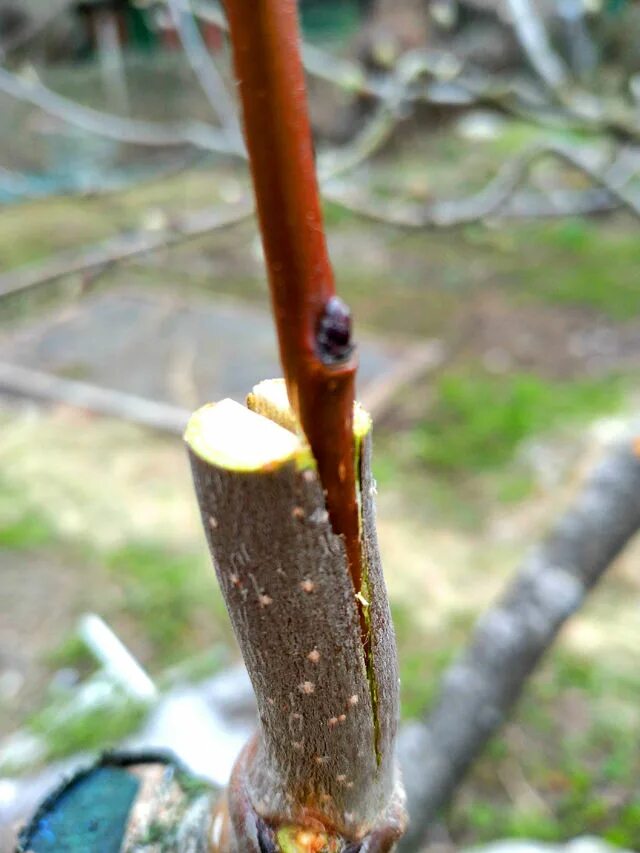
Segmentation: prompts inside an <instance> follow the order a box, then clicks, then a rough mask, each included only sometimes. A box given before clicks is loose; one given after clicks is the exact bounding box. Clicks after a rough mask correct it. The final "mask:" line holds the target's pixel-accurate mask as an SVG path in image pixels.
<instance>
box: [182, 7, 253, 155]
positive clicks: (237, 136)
mask: <svg viewBox="0 0 640 853" xmlns="http://www.w3.org/2000/svg"><path fill="white" fill-rule="evenodd" d="M166 2H167V5H168V7H169V11H170V13H171V17H172V20H173V23H174V26H175V28H176V30H177V31H178V34H179V36H180V41H181V43H182V47H183V49H184V52H185V55H186V57H187V60H188V61H189V64H190V65H191V69H192V70H193V73H194V74H195V75H196V77H197V79H198V81H199V83H200V85H201V87H202V90H203V92H204V93H205V95H206V96H207V100H208V101H209V104H210V106H211V108H212V109H213V111H214V113H215V114H216V116H217V117H218V119H219V120H220V122H221V124H222V129H223V131H224V133H225V134H227V135H228V136H229V141H230V143H231V145H232V146H233V147H234V149H235V148H243V147H244V142H243V140H242V133H241V131H240V125H239V123H238V116H237V113H236V108H235V104H234V102H233V99H232V98H231V95H230V94H229V92H228V91H227V87H226V86H225V83H224V80H223V79H222V75H221V74H220V72H219V71H218V68H217V66H216V64H215V62H214V61H213V59H212V57H211V54H210V53H209V51H208V50H207V48H206V46H205V44H204V42H203V40H202V36H201V35H200V30H199V29H198V26H197V23H196V19H195V17H194V16H193V13H192V11H191V9H190V7H189V2H188V0H166Z"/></svg>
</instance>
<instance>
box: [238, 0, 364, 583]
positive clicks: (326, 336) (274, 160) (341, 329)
mask: <svg viewBox="0 0 640 853" xmlns="http://www.w3.org/2000/svg"><path fill="white" fill-rule="evenodd" d="M225 7H226V12H227V18H228V20H229V27H230V33H231V41H232V45H233V58H234V65H235V73H236V78H237V80H238V85H239V93H240V98H241V101H242V107H243V115H244V127H245V134H246V141H247V148H248V151H249V157H250V161H251V170H252V174H253V182H254V187H255V194H256V200H257V209H258V216H259V222H260V230H261V232H262V241H263V245H264V251H265V257H266V262H267V268H268V274H269V284H270V288H271V298H272V304H273V311H274V315H275V321H276V327H277V332H278V341H279V347H280V358H281V362H282V366H283V370H284V375H285V380H286V383H287V390H288V392H289V399H290V402H291V405H292V407H293V409H294V411H295V412H296V415H297V417H298V419H299V421H300V424H301V426H302V429H303V430H304V433H305V435H306V437H307V440H308V441H309V444H310V446H311V450H312V452H313V455H314V457H315V459H316V462H317V465H318V472H319V475H320V479H321V482H322V485H323V487H324V489H325V492H326V500H327V509H328V511H329V516H330V519H331V523H332V526H333V529H334V531H335V532H336V533H338V534H341V535H342V536H344V539H345V545H346V550H347V555H348V560H349V566H350V571H351V576H352V579H353V585H354V588H355V590H356V591H359V590H360V586H361V580H362V578H361V556H360V541H359V519H358V505H357V499H356V480H355V476H356V473H355V464H354V461H355V460H354V452H355V451H354V444H353V424H352V420H353V399H354V386H355V372H356V366H357V361H356V358H355V356H354V354H353V348H352V346H351V343H350V319H349V316H348V312H347V309H346V308H345V306H343V304H342V303H341V302H340V300H338V299H337V297H336V296H335V284H334V277H333V271H332V269H331V265H330V263H329V257H328V253H327V246H326V241H325V235H324V229H323V222H322V211H321V207H320V199H319V193H318V185H317V180H316V174H315V162H314V151H313V143H312V138H311V130H310V125H309V117H308V112H307V103H306V92H305V80H304V72H303V68H302V63H301V60H300V53H299V47H298V44H299V30H298V19H297V4H296V0H225Z"/></svg>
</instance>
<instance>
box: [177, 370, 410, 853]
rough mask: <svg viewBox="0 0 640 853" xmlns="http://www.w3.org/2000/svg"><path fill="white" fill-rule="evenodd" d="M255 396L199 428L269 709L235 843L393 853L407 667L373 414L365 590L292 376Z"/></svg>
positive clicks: (240, 630) (250, 762)
mask: <svg viewBox="0 0 640 853" xmlns="http://www.w3.org/2000/svg"><path fill="white" fill-rule="evenodd" d="M249 406H250V407H251V408H250V409H246V408H244V407H242V406H240V405H239V404H237V403H234V402H232V401H230V400H226V401H222V402H221V403H218V404H216V405H210V406H205V407H204V408H203V409H200V410H199V411H198V412H196V413H195V415H194V416H193V417H192V419H191V421H190V423H189V426H188V427H187V431H186V434H185V439H186V442H187V444H188V446H189V450H190V456H191V463H192V469H193V475H194V480H195V486H196V493H197V496H198V503H199V505H200V510H201V513H202V518H203V525H204V529H205V533H206V536H207V540H208V543H209V547H210V550H211V554H212V557H213V561H214V564H215V568H216V572H217V575H218V580H219V582H220V586H221V588H222V591H223V594H224V597H225V601H226V603H227V609H228V610H229V615H230V617H231V621H232V624H233V627H234V631H235V633H236V637H237V639H238V642H239V644H240V648H241V650H242V653H243V656H244V659H245V663H246V665H247V669H248V671H249V675H250V677H251V680H252V683H253V687H254V690H255V692H256V698H257V702H258V710H259V717H260V730H259V733H258V735H257V736H256V738H255V739H254V740H252V741H251V742H250V743H249V744H248V745H247V747H246V748H245V750H244V752H243V753H242V755H241V757H240V758H239V760H238V762H237V764H236V767H235V770H234V773H233V777H232V781H231V785H230V787H229V790H228V793H227V803H226V805H224V806H223V807H222V809H223V810H222V811H221V812H220V813H219V816H217V817H216V820H218V826H219V827H220V837H221V838H227V839H228V841H227V843H228V844H229V846H228V847H226V848H225V847H223V846H221V847H220V848H219V849H220V850H221V851H222V850H224V851H225V853H226V851H227V850H232V851H242V853H247V852H248V851H251V850H255V851H260V850H273V851H277V850H283V851H296V850H297V849H298V848H296V846H295V845H293V844H292V843H289V842H290V840H291V838H292V837H294V836H295V835H296V833H303V834H304V833H308V832H310V831H312V832H318V833H320V835H322V834H323V833H324V834H325V835H326V836H327V839H328V840H327V845H326V849H327V850H332V849H335V850H342V849H344V844H348V843H352V842H358V843H360V844H362V847H361V850H362V851H363V853H364V851H371V853H373V851H386V850H390V849H391V848H392V846H393V844H394V843H395V841H396V840H397V838H398V837H399V835H400V834H401V831H402V829H403V825H404V813H403V805H402V802H403V794H402V789H401V786H400V783H399V780H398V776H397V772H396V765H395V757H394V741H395V734H396V728H397V721H398V672H397V660H396V649H395V638H394V634H393V627H392V624H391V616H390V611H389V605H388V600H387V595H386V590H385V586H384V580H383V577H382V570H381V566H380V557H379V553H378V546H377V541H376V532H375V519H374V505H373V495H374V487H373V483H372V480H371V474H370V432H371V422H370V419H369V417H368V415H367V414H366V413H365V412H364V411H363V410H362V409H361V408H360V407H358V406H356V408H355V410H354V417H353V420H354V433H353V440H354V448H355V449H354V453H355V455H356V458H357V461H358V475H359V476H358V484H359V492H360V528H361V531H360V535H361V539H360V541H361V547H362V553H363V582H362V585H361V586H360V587H359V588H358V589H357V590H354V588H353V583H352V579H351V577H350V575H349V570H348V562H347V556H346V550H345V546H344V541H343V539H342V537H341V536H339V535H337V534H336V533H335V532H334V530H333V528H332V525H331V521H330V519H329V516H328V513H327V510H326V507H325V501H324V494H323V489H322V485H321V483H320V480H319V477H318V474H317V472H316V466H315V462H314V459H313V456H312V454H311V452H310V448H309V446H308V445H307V443H306V442H305V441H304V439H303V438H302V437H301V432H300V430H299V426H298V424H297V421H296V419H295V417H294V415H293V413H292V412H291V410H290V409H289V406H288V401H287V397H286V391H285V388H284V383H283V382H282V381H279V382H277V381H276V382H268V383H262V384H261V385H259V386H257V387H256V388H255V389H254V392H253V394H251V395H250V397H249ZM251 409H253V411H252V410H251ZM358 602H359V603H360V604H361V606H362V609H363V611H364V612H365V614H366V628H367V632H368V633H367V638H366V639H367V643H368V652H369V653H366V650H365V644H364V643H363V638H362V634H361V627H360V620H359V612H358V611H359V608H358ZM264 839H267V840H266V841H265V840H264ZM269 844H271V845H272V846H269ZM332 844H333V845H334V846H333V847H332V846H331V845H332ZM261 845H262V846H261ZM287 845H288V846H287ZM302 849H304V848H302ZM318 849H322V848H318ZM347 849H348V848H347Z"/></svg>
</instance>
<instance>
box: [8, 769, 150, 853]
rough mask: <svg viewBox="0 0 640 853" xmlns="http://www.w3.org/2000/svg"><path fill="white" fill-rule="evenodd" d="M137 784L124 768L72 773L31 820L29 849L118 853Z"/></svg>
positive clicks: (47, 852) (37, 852) (45, 852)
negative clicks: (79, 774) (58, 791)
mask: <svg viewBox="0 0 640 853" xmlns="http://www.w3.org/2000/svg"><path fill="white" fill-rule="evenodd" d="M139 786H140V783H139V781H138V779H137V778H136V776H134V775H133V774H132V773H130V772H129V771H128V770H127V769H126V768H125V767H97V768H96V769H94V770H92V771H91V772H90V773H87V774H84V775H82V776H79V777H76V778H75V779H74V780H73V781H72V782H71V783H69V785H68V786H67V787H66V788H65V789H64V790H63V791H62V792H61V793H59V794H58V795H57V796H56V798H55V799H52V800H50V801H49V803H48V805H47V806H46V807H45V808H43V809H41V811H40V814H39V815H38V816H37V817H36V819H35V820H34V822H33V824H32V826H31V831H30V833H29V838H28V840H27V839H25V841H27V844H26V845H25V848H26V849H28V850H29V851H33V853H53V851H55V853H119V851H120V849H121V847H122V840H123V838H124V835H125V832H126V829H127V821H128V817H129V812H130V811H131V807H132V806H133V804H134V801H135V799H136V796H137V793H138V788H139Z"/></svg>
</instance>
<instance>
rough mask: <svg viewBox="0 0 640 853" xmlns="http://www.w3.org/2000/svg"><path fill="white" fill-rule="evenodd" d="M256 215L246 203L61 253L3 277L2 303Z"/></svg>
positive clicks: (2, 275)
mask: <svg viewBox="0 0 640 853" xmlns="http://www.w3.org/2000/svg"><path fill="white" fill-rule="evenodd" d="M252 215H253V205H252V204H251V202H249V201H248V200H247V201H243V202H240V203H238V204H237V205H234V206H233V207H231V208H229V207H227V206H226V205H225V207H224V209H223V210H220V209H215V208H214V209H213V210H200V211H196V212H194V213H190V214H188V215H186V216H183V217H181V218H180V219H177V218H176V219H173V220H172V222H171V223H170V225H169V226H168V227H167V228H165V229H163V230H162V231H138V232H135V233H133V234H125V235H122V236H118V237H114V238H113V239H112V240H107V241H105V242H102V243H98V244H97V245H93V246H88V247H85V248H84V249H82V250H80V251H78V250H77V249H73V250H71V251H64V252H59V253H58V254H55V255H53V256H52V257H50V258H47V259H46V260H45V261H43V262H42V263H39V264H29V265H28V266H24V267H20V268H19V269H18V270H13V271H11V272H8V273H3V274H0V299H1V298H2V297H5V296H13V295H16V294H19V293H24V292H25V291H27V290H29V289H31V288H33V287H37V286H39V285H41V284H46V283H48V282H52V281H57V280H58V279H61V278H64V277H65V276H68V275H74V274H76V275H77V274H80V273H87V272H91V271H94V270H102V269H104V268H105V267H109V266H111V265H112V264H114V263H118V262H120V261H127V260H131V259H132V258H136V257H139V256H141V255H146V254H148V253H149V252H153V251H155V250H157V249H162V248H165V247H166V246H173V245H175V244H177V243H182V242H184V241H186V240H192V239H194V238H195V237H200V236H202V235H203V234H210V233H211V232H212V231H218V230H221V229H223V228H229V227H231V226H232V225H237V224H238V223H240V222H246V220H247V219H249V218H250V217H251V216H252Z"/></svg>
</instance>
